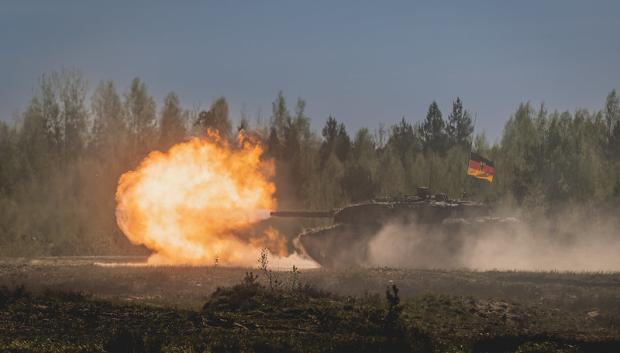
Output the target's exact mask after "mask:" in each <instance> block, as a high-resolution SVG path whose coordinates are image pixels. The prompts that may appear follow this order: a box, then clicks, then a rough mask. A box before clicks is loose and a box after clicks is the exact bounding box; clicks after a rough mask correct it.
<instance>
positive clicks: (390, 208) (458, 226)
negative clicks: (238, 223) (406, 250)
mask: <svg viewBox="0 0 620 353" xmlns="http://www.w3.org/2000/svg"><path fill="white" fill-rule="evenodd" d="M271 216H272V217H293V218H330V219H332V224H331V225H329V226H326V227H321V228H313V229H308V230H305V231H304V232H303V233H301V234H299V235H298V236H297V238H296V239H295V245H296V247H297V249H298V250H299V251H300V252H302V253H304V254H305V255H307V256H308V257H310V258H312V259H313V260H315V261H316V262H317V263H319V264H320V265H321V266H324V267H341V266H355V265H361V266H363V265H365V264H367V263H368V262H367V260H368V255H369V253H368V252H369V244H370V241H371V240H372V239H373V238H374V237H375V235H377V234H378V233H379V232H380V231H381V230H382V229H383V227H385V226H387V225H394V226H404V227H402V228H399V229H402V230H404V231H411V232H413V231H415V232H416V233H417V234H418V235H420V234H421V235H423V236H428V237H434V238H435V240H436V239H438V238H441V240H442V241H441V245H440V246H442V247H443V248H445V250H447V251H449V250H453V251H455V252H456V251H457V250H458V248H459V247H460V246H461V245H462V244H463V240H464V238H465V237H468V236H471V235H475V234H476V233H479V231H480V229H482V228H484V229H485V230H488V229H489V228H490V227H497V226H500V227H503V226H505V223H512V222H516V219H514V218H510V219H508V218H499V217H491V215H490V208H489V207H488V206H487V205H485V204H483V203H480V202H476V201H468V200H461V199H450V198H449V197H448V196H447V195H446V194H434V195H433V194H431V192H430V190H429V189H428V188H426V187H420V188H418V189H417V192H416V194H415V195H406V196H399V197H389V198H379V199H373V200H368V201H365V202H361V203H356V204H352V205H348V206H345V207H342V208H339V209H335V210H331V211H288V210H287V211H273V212H271ZM433 243H434V244H437V241H434V242H433Z"/></svg>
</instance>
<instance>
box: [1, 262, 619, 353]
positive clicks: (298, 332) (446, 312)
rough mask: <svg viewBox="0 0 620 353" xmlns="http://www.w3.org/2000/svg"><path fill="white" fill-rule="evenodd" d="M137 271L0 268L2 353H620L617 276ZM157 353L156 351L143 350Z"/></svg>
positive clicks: (97, 265)
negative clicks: (363, 351) (393, 298)
mask: <svg viewBox="0 0 620 353" xmlns="http://www.w3.org/2000/svg"><path fill="white" fill-rule="evenodd" d="M144 261H145V259H144V258H139V257H134V258H128V257H63V258H58V257H57V258H37V259H6V258H5V259H0V304H2V303H4V304H2V305H0V351H2V349H6V350H7V351H11V352H13V351H15V352H35V351H36V352H39V351H41V352H43V351H46V352H47V351H54V352H82V351H101V352H104V351H105V352H125V351H127V347H134V348H133V351H136V352H137V351H140V352H142V351H153V352H164V351H222V352H229V351H230V352H236V351H248V352H255V351H256V352H258V351H282V352H284V351H294V352H308V351H312V352H314V351H316V352H323V351H325V352H327V351H330V352H331V351H351V352H354V351H355V352H359V351H360V349H362V348H363V347H366V348H367V351H403V352H405V351H407V352H409V351H416V352H418V351H424V352H426V351H433V352H445V351H446V352H447V351H449V352H460V351H471V352H571V353H575V352H618V351H619V349H620V273H588V272H583V273H568V272H516V271H514V272H510V271H503V272H499V271H486V272H478V271H468V270H460V271H459V270H450V271H446V270H413V269H391V268H366V269H364V268H355V269H348V270H324V269H313V270H302V271H301V272H299V273H298V272H295V271H292V270H290V269H284V268H281V269H279V271H273V272H265V271H263V270H261V269H258V268H227V267H222V266H218V267H214V266H202V267H191V266H159V267H152V266H145V264H144ZM248 272H253V273H254V274H255V275H258V281H259V282H260V283H261V284H262V285H261V284H253V283H257V282H253V281H254V280H252V281H248V278H250V279H252V278H254V276H253V275H251V276H250V275H248V274H247V273H248ZM270 276H271V283H269V280H268V278H269V277H270ZM244 278H245V279H244ZM302 283H304V284H307V285H308V286H305V287H304V286H301V287H300V284H302ZM391 285H396V286H397V287H398V294H399V296H400V305H398V302H399V301H398V300H396V302H394V301H391V303H392V304H393V305H392V304H389V305H387V306H386V303H385V298H386V297H387V299H388V302H390V295H386V289H387V288H388V286H390V290H391V291H393V288H392V287H391ZM21 286H23V288H24V289H22V287H21ZM4 287H6V288H4ZM218 287H219V288H223V289H220V290H217V289H218ZM7 288H8V289H7ZM260 288H263V289H260ZM274 288H277V290H274ZM304 288H305V289H304ZM214 292H215V293H214ZM205 304H206V305H205ZM390 313H391V314H390ZM390 318H392V319H390ZM390 323H391V324H390ZM153 345H154V347H156V348H157V349H151V348H148V347H151V346H153ZM147 346H148V347H147ZM115 347H116V348H115ZM136 347H138V348H136ZM330 347H331V348H330ZM147 348H148V349H147Z"/></svg>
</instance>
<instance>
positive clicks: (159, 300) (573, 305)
mask: <svg viewBox="0 0 620 353" xmlns="http://www.w3.org/2000/svg"><path fill="white" fill-rule="evenodd" d="M144 260H145V259H144V258H139V257H59V258H37V259H6V258H5V259H0V286H2V285H4V286H8V287H14V286H18V285H24V286H25V287H26V288H28V289H29V290H34V291H37V290H45V289H52V290H61V291H76V292H81V293H84V294H88V295H92V296H94V297H96V298H102V299H111V300H120V301H128V302H135V301H137V302H147V303H151V304H161V305H166V306H175V307H185V308H199V307H201V306H202V304H203V303H204V302H205V300H206V299H207V298H208V296H209V295H210V294H211V293H212V292H213V291H215V289H217V287H228V286H231V285H233V284H236V283H239V281H240V280H241V279H242V278H243V276H244V275H245V273H246V272H248V271H251V272H254V273H255V274H257V275H258V276H259V281H265V280H266V276H265V275H264V274H263V273H262V272H261V270H260V269H258V268H229V267H223V266H218V267H214V266H201V267H196V266H158V267H152V266H145V265H144ZM275 273H276V277H277V280H278V281H279V282H280V283H281V284H282V285H286V283H287V282H290V281H291V280H295V281H301V282H305V283H310V284H312V285H314V286H316V287H318V288H321V289H323V290H326V291H329V292H332V293H336V294H340V295H350V296H362V295H365V294H380V295H383V294H384V293H385V289H386V286H388V285H390V284H396V285H397V286H398V288H399V289H400V293H401V297H402V298H403V299H409V298H415V297H420V296H423V295H427V294H443V295H450V296H461V297H472V298H476V299H501V300H505V301H509V302H514V303H521V304H528V305H541V306H544V307H546V308H557V309H558V310H571V311H573V312H578V313H582V314H583V315H589V316H611V317H616V318H620V273H592V272H583V273H576V272H517V271H501V272H500V271H485V272H478V271H468V270H449V271H447V270H413V269H391V268H371V269H362V268H355V269H348V270H323V269H314V270H302V271H301V272H300V273H299V274H298V275H293V274H291V272H290V270H289V269H280V271H276V272H275ZM293 277H295V278H294V279H293Z"/></svg>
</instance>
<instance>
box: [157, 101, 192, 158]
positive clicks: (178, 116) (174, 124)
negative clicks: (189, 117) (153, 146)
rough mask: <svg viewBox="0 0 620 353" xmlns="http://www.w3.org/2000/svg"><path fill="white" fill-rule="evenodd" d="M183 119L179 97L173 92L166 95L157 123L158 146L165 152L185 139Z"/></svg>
mask: <svg viewBox="0 0 620 353" xmlns="http://www.w3.org/2000/svg"><path fill="white" fill-rule="evenodd" d="M186 133H187V131H186V128H185V117H184V115H183V108H182V107H181V102H180V101H179V97H178V96H177V95H176V93H174V92H170V93H168V95H167V96H166V98H164V106H163V107H162V109H161V120H160V123H159V146H160V148H161V149H163V150H167V149H168V148H170V147H171V146H172V145H174V144H176V143H179V142H181V141H183V140H184V139H185V135H186Z"/></svg>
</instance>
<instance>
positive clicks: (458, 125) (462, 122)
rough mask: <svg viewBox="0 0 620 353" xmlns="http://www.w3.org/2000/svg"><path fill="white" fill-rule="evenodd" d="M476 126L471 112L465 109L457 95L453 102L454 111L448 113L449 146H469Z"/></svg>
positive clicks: (447, 131)
mask: <svg viewBox="0 0 620 353" xmlns="http://www.w3.org/2000/svg"><path fill="white" fill-rule="evenodd" d="M473 131H474V126H473V124H472V121H471V117H470V116H469V112H468V111H467V110H464V109H463V102H462V101H461V98H459V97H457V98H456V101H454V102H453V103H452V112H451V113H450V115H448V124H447V126H446V133H447V135H448V143H449V147H452V146H457V145H458V146H461V147H464V148H468V147H469V144H470V138H471V134H472V132H473Z"/></svg>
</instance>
